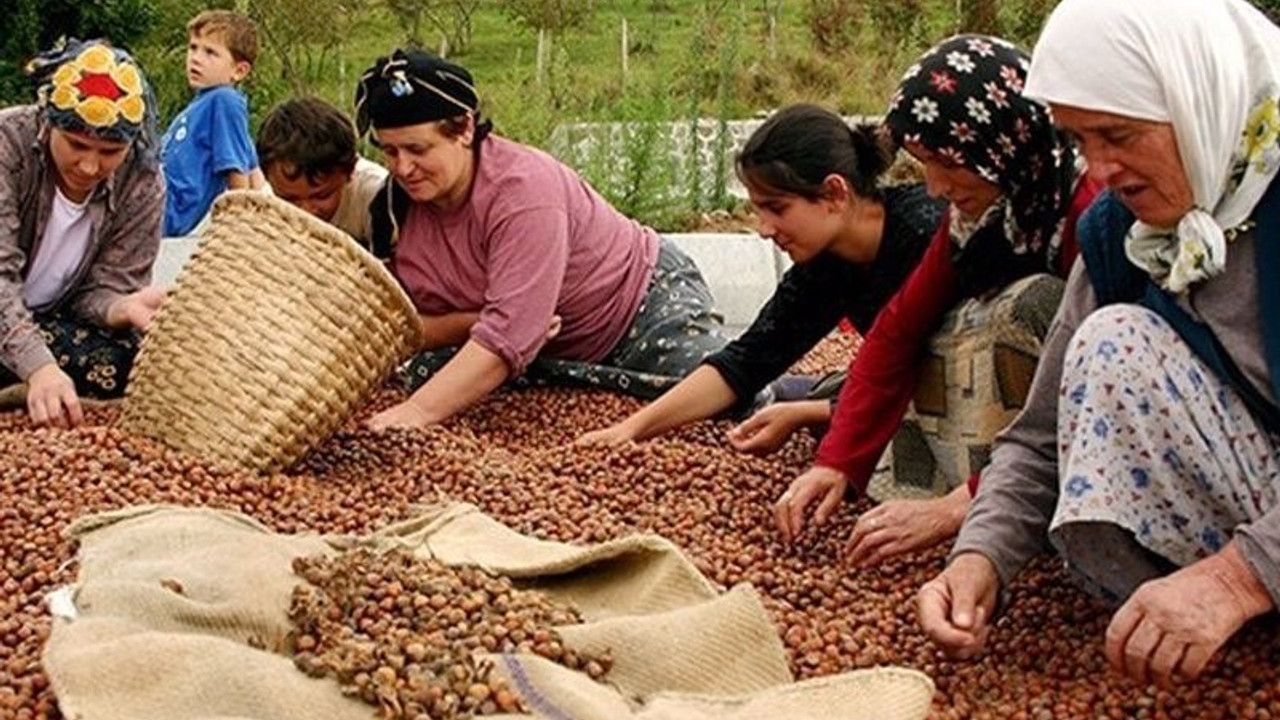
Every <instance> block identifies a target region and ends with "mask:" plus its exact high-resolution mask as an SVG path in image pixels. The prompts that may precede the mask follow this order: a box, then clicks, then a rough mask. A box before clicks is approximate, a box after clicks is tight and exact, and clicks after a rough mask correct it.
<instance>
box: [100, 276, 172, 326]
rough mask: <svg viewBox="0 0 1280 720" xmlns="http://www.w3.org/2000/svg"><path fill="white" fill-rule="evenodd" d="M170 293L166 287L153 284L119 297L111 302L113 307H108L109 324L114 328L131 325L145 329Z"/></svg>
mask: <svg viewBox="0 0 1280 720" xmlns="http://www.w3.org/2000/svg"><path fill="white" fill-rule="evenodd" d="M168 294H169V291H168V290H167V289H166V288H164V287H162V286H160V285H151V286H150V287H144V288H142V289H141V290H138V291H136V292H132V293H129V294H128V295H124V296H122V297H120V298H117V299H116V301H115V302H113V303H111V307H109V308H107V325H108V326H109V327H113V328H125V327H131V328H135V329H137V330H144V331H145V330H146V329H147V328H148V327H150V326H151V321H152V319H154V318H155V315H156V311H157V310H159V309H160V306H161V305H162V304H163V303H164V299H165V298H166V297H167V296H168Z"/></svg>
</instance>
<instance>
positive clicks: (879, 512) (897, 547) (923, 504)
mask: <svg viewBox="0 0 1280 720" xmlns="http://www.w3.org/2000/svg"><path fill="white" fill-rule="evenodd" d="M971 503H972V498H971V497H969V486H968V485H964V484H962V485H960V486H959V487H957V488H955V489H954V490H952V491H951V492H949V493H947V494H946V495H945V496H943V497H940V498H929V499H928V500H893V501H890V502H886V503H882V504H880V505H877V506H875V507H873V508H871V509H870V510H868V511H866V512H865V513H863V514H862V516H861V517H859V518H858V523H857V524H856V525H854V526H853V534H852V535H850V536H849V544H848V545H847V546H846V548H845V553H846V554H847V556H848V560H849V562H850V563H852V564H853V565H854V566H855V567H870V566H872V565H875V564H876V563H878V562H880V561H882V560H884V559H886V558H890V557H893V556H895V555H901V554H902V553H905V552H910V551H912V550H919V549H921V548H927V547H933V546H934V545H937V544H938V543H940V542H943V541H945V540H948V539H950V538H953V537H955V535H956V533H958V532H960V525H961V524H962V523H964V516H965V514H967V513H968V512H969V505H970V504H971Z"/></svg>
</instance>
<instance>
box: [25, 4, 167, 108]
mask: <svg viewBox="0 0 1280 720" xmlns="http://www.w3.org/2000/svg"><path fill="white" fill-rule="evenodd" d="M0 17H3V18H4V19H5V32H4V33H3V34H0V37H3V39H0V103H23V102H30V101H31V99H32V93H31V88H30V85H29V84H28V83H27V81H26V79H25V78H24V77H23V73H22V69H23V67H24V66H25V65H26V63H27V61H28V60H29V59H31V58H32V57H33V56H35V55H36V53H39V52H40V51H42V50H45V49H47V48H50V47H52V46H53V45H54V43H56V42H57V41H58V40H59V39H60V38H63V37H78V38H81V39H87V38H105V39H107V40H109V41H111V43H112V44H113V45H115V46H117V47H121V48H126V49H127V48H129V47H130V46H131V45H132V44H133V43H134V42H135V41H137V40H139V39H141V38H143V37H144V36H146V34H147V33H148V32H149V31H150V30H151V28H152V27H153V26H154V24H155V21H156V18H157V14H156V12H155V10H154V8H153V7H152V6H151V4H150V3H148V2H146V1H145V0H0Z"/></svg>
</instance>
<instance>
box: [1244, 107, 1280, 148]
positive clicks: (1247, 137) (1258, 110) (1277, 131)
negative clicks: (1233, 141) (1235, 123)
mask: <svg viewBox="0 0 1280 720" xmlns="http://www.w3.org/2000/svg"><path fill="white" fill-rule="evenodd" d="M1277 139H1280V106H1277V102H1276V98H1274V97H1267V98H1264V99H1263V100H1262V102H1260V103H1258V104H1257V105H1256V106H1254V108H1253V112H1251V113H1249V120H1248V122H1246V123H1245V128H1244V152H1245V159H1246V160H1247V161H1248V162H1250V163H1256V162H1258V161H1259V160H1262V158H1263V155H1265V154H1266V153H1267V151H1268V150H1271V149H1272V148H1274V147H1275V145H1276V140H1277Z"/></svg>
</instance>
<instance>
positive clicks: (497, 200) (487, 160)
mask: <svg viewBox="0 0 1280 720" xmlns="http://www.w3.org/2000/svg"><path fill="white" fill-rule="evenodd" d="M657 257H658V236H657V234H656V233H655V232H654V231H653V230H651V229H649V228H647V227H645V226H643V225H641V224H639V223H637V222H635V221H634V220H631V219H628V218H626V217H624V216H623V215H622V214H620V213H619V212H618V211H617V210H614V209H613V207H612V206H610V205H609V203H608V202H606V201H605V200H604V198H602V197H600V196H599V195H598V194H596V192H595V191H594V190H592V189H591V187H590V186H589V185H587V183H586V182H585V181H584V180H583V179H582V178H580V177H578V175H577V174H576V173H575V172H574V171H573V170H571V169H569V168H568V167H566V166H565V165H563V164H561V163H560V162H559V161H558V160H556V159H555V158H553V157H551V156H550V155H547V154H546V153H544V152H542V151H540V150H536V149H534V148H530V147H526V146H524V145H521V144H519V143H516V142H512V141H510V140H506V139H503V138H500V137H496V136H493V135H490V136H489V137H488V138H486V139H485V140H484V142H483V145H482V146H481V153H480V159H479V163H478V165H477V168H476V175H475V180H474V182H473V184H472V187H471V197H470V199H469V200H468V201H467V202H466V203H465V204H464V205H462V207H460V208H458V209H457V210H454V211H452V212H448V213H444V212H439V211H436V210H433V209H431V208H430V207H428V206H427V205H425V204H421V203H415V204H414V205H413V207H412V208H411V209H410V211H409V215H408V217H407V218H406V220H405V224H404V228H403V229H402V231H401V233H400V238H399V241H398V242H397V244H396V249H395V257H394V261H393V268H394V271H395V273H396V276H397V277H398V278H399V279H400V282H401V284H403V285H404V287H405V289H406V290H407V291H408V293H409V296H410V297H411V298H413V303H414V305H416V306H417V308H418V311H419V312H421V313H424V314H427V315H441V314H444V313H448V312H457V311H470V312H476V311H478V312H479V313H480V320H479V322H477V323H476V325H475V326H474V327H473V328H472V330H471V339H473V340H475V341H476V342H478V343H479V344H480V345H482V346H483V347H485V348H486V349H488V350H490V351H492V352H493V353H495V354H497V355H498V356H500V357H501V358H502V359H503V360H504V361H506V363H507V366H508V367H509V368H510V369H511V372H512V374H513V375H518V374H520V373H521V372H523V371H524V369H525V366H527V365H528V364H529V362H530V361H531V360H533V358H534V357H535V356H537V355H539V354H543V355H546V356H548V357H555V358H563V359H568V360H584V361H597V360H600V359H602V358H604V357H605V356H606V355H608V354H609V352H610V351H612V350H613V348H614V346H616V345H617V344H618V342H619V341H620V340H621V339H622V336H623V334H624V333H625V332H626V331H627V328H628V327H630V325H631V322H632V320H633V319H634V318H635V316H636V312H637V311H638V310H639V308H640V303H641V302H642V301H643V300H644V296H645V292H646V291H647V289H648V285H649V278H650V276H651V275H652V274H653V268H654V265H655V264H656V263H657ZM552 315H559V316H560V318H561V322H562V328H561V331H560V334H559V335H558V336H557V337H556V338H555V339H554V340H552V341H551V342H546V339H545V338H546V332H547V327H548V325H549V324H550V322H551V317H552Z"/></svg>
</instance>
